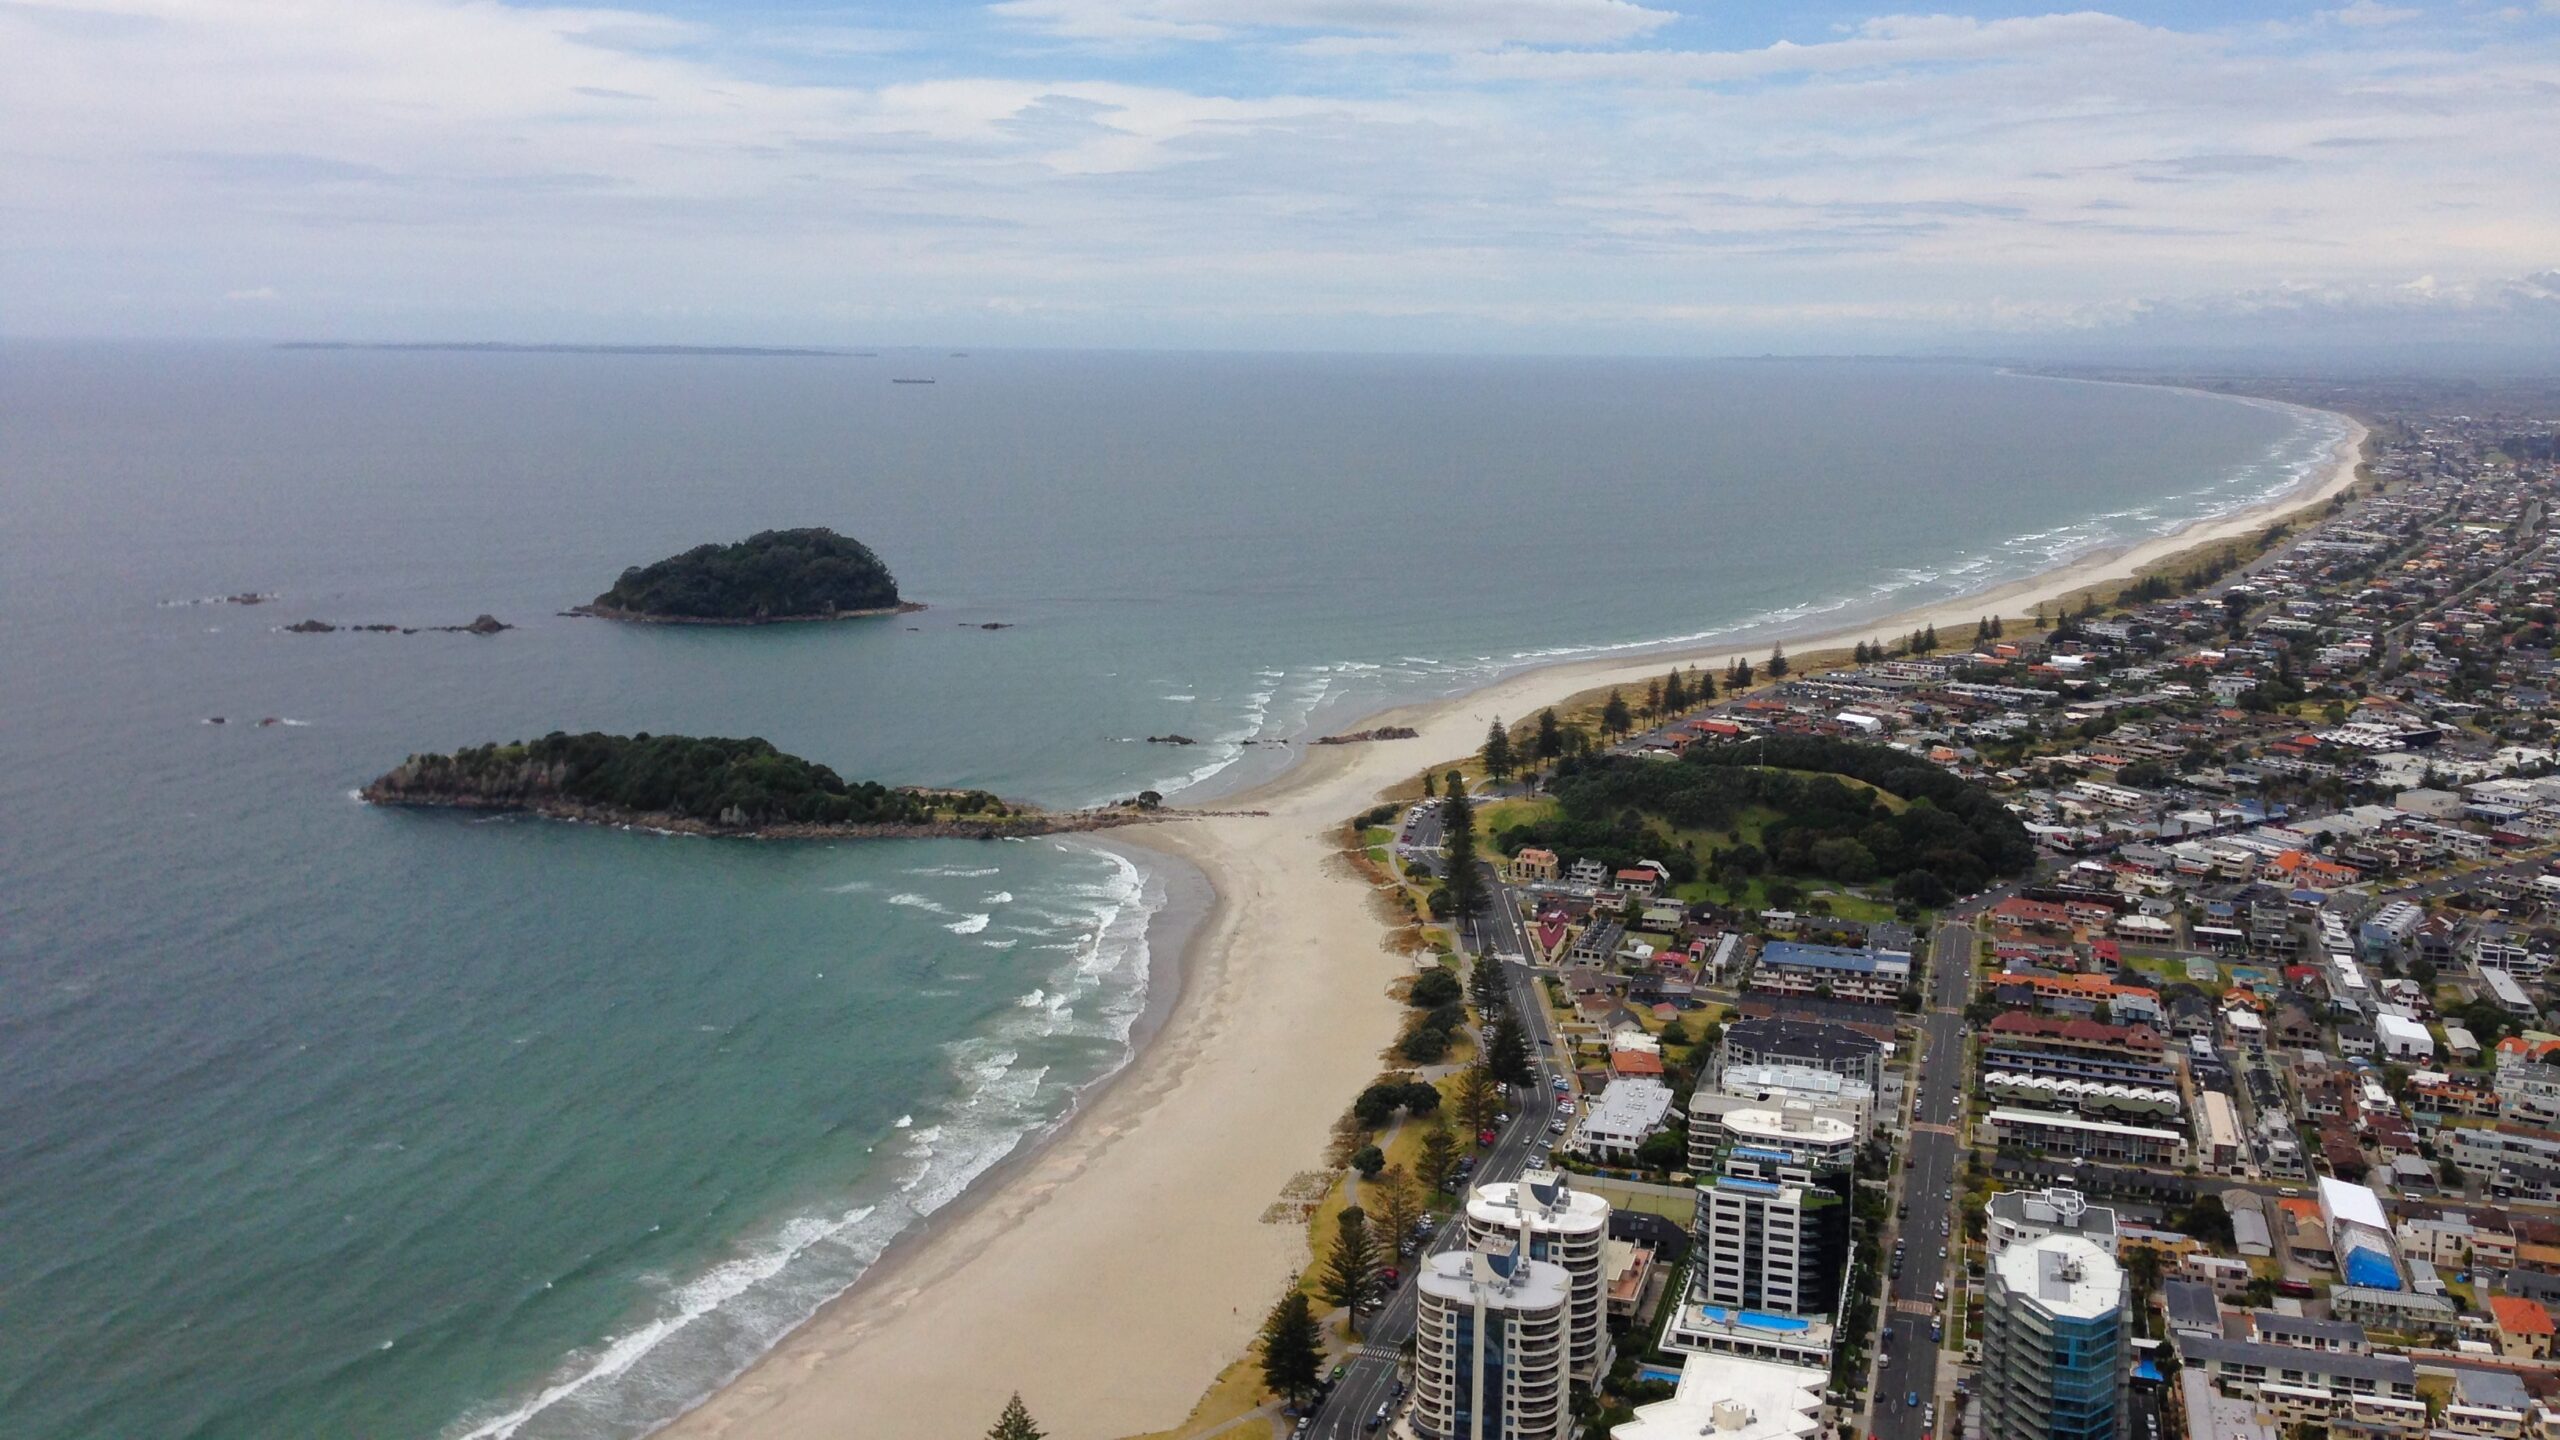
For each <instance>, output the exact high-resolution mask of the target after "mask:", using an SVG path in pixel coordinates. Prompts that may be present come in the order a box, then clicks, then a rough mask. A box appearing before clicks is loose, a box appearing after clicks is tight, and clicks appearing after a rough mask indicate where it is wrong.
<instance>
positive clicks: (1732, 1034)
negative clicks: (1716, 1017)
mask: <svg viewBox="0 0 2560 1440" xmlns="http://www.w3.org/2000/svg"><path fill="white" fill-rule="evenodd" d="M1724 1040H1725V1044H1726V1045H1728V1046H1737V1047H1740V1048H1741V1049H1744V1050H1747V1051H1750V1052H1752V1053H1754V1054H1762V1055H1768V1054H1777V1055H1792V1056H1796V1057H1798V1058H1800V1059H1806V1060H1812V1061H1816V1062H1821V1063H1828V1062H1831V1061H1836V1060H1863V1059H1866V1058H1869V1057H1871V1056H1874V1055H1877V1054H1880V1053H1881V1052H1882V1051H1883V1049H1884V1046H1883V1044H1882V1043H1881V1042H1879V1041H1877V1040H1875V1039H1873V1038H1871V1037H1869V1036H1866V1035H1863V1034H1860V1033H1859V1032H1857V1031H1855V1030H1852V1029H1850V1028H1849V1027H1848V1026H1846V1025H1835V1024H1831V1023H1829V1022H1827V1021H1821V1020H1786V1019H1780V1018H1777V1017H1768V1018H1763V1019H1758V1020H1736V1021H1734V1022H1733V1023H1732V1024H1730V1025H1728V1026H1726V1027H1725V1031H1724Z"/></svg>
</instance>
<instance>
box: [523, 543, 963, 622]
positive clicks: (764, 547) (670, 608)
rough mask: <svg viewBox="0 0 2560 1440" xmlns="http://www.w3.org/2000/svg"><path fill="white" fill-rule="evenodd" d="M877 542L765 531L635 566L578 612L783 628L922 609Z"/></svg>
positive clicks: (638, 618) (667, 620)
mask: <svg viewBox="0 0 2560 1440" xmlns="http://www.w3.org/2000/svg"><path fill="white" fill-rule="evenodd" d="M923 608H924V607H923V606H921V605H915V604H910V603H908V602H906V601H904V600H902V599H900V598H899V596H898V582H897V579H896V578H895V577H894V576H892V575H890V573H889V567H888V566H887V565H884V564H882V563H881V561H880V557H879V556H877V555H875V554H873V553H872V552H871V547H870V546H868V545H865V544H863V543H862V542H861V541H859V540H856V539H853V538H852V537H850V536H845V535H839V534H837V533H836V532H834V531H833V530H824V529H808V530H765V531H760V532H758V533H757V534H754V535H750V536H748V537H747V538H746V539H744V540H741V541H738V542H737V543H736V544H734V545H697V546H695V547H693V548H692V549H690V550H687V551H685V552H684V553H683V554H681V555H670V556H668V557H667V558H666V559H664V560H661V561H659V562H657V563H656V564H654V565H634V566H632V567H631V568H630V569H628V570H625V571H623V572H622V578H621V579H619V580H617V581H615V582H614V584H613V588H612V589H610V590H607V591H606V592H604V593H603V594H601V595H598V596H597V597H596V598H595V599H594V600H593V601H592V602H590V603H588V604H585V605H581V606H578V607H577V609H576V610H575V611H574V612H573V613H576V614H580V615H595V616H600V617H602V618H604V619H608V620H644V621H654V622H656V623H659V624H665V625H776V624H782V623H785V622H788V621H795V620H846V619H852V618H854V617H857V616H863V615H890V614H898V613H901V612H904V611H909V610H921V609H923Z"/></svg>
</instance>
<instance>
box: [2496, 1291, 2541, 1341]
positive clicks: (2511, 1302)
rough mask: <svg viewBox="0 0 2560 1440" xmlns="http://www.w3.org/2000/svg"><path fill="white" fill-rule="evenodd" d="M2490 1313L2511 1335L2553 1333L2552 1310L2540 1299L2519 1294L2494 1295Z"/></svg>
mask: <svg viewBox="0 0 2560 1440" xmlns="http://www.w3.org/2000/svg"><path fill="white" fill-rule="evenodd" d="M2489 1314H2490V1315H2491V1316H2493V1317H2495V1319H2496V1320H2497V1322H2498V1328H2499V1329H2501V1330H2503V1331H2505V1332H2506V1333H2508V1334H2510V1335H2548V1334H2551V1333H2552V1324H2551V1311H2550V1310H2549V1309H2548V1308H2547V1307H2545V1306H2544V1305H2543V1303H2542V1302H2541V1301H2539V1300H2527V1299H2525V1298H2523V1297H2522V1296H2518V1295H2492V1296H2490V1297H2489Z"/></svg>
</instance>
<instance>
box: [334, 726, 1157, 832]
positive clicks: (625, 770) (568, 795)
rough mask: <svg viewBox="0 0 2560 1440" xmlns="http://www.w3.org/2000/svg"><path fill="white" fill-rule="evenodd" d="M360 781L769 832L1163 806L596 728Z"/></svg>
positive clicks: (609, 819) (569, 814)
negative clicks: (1082, 799)
mask: <svg viewBox="0 0 2560 1440" xmlns="http://www.w3.org/2000/svg"><path fill="white" fill-rule="evenodd" d="M357 793H358V794H359V795H361V796H362V797H363V798H364V799H366V800H368V801H371V802H372V803H374V804H376V805H403V806H419V807H428V808H439V809H458V810H512V811H523V812H528V813H531V814H535V815H542V816H547V817H549V818H551V819H555V820H573V821H582V822H585V823H589V824H598V825H629V826H636V827H639V828H642V829H650V830H670V831H676V832H679V833H683V834H692V835H732V836H745V837H752V838H758V839H769V840H826V839H886V838H930V837H947V838H957V839H994V838H997V837H1000V836H1007V835H1046V834H1053V833H1056V832H1059V831H1067V830H1102V829H1108V828H1110V827H1112V826H1115V825H1126V824H1131V823H1134V822H1136V821H1139V820H1145V819H1153V818H1155V816H1154V815H1152V814H1150V813H1147V812H1146V811H1143V810H1141V809H1139V808H1137V807H1135V806H1134V805H1133V806H1130V807H1125V808H1118V809H1108V810H1078V811H1071V812H1053V811H1046V810H1040V809H1037V808H1034V807H1032V806H1028V805H1021V804H1017V803H1014V802H1012V801H1008V800H1003V799H999V798H998V797H996V796H994V795H991V794H989V793H988V792H986V791H984V790H929V789H920V788H899V787H892V786H887V785H882V784H879V783H877V782H874V781H868V780H864V781H850V782H849V781H847V780H845V779H843V778H842V777H841V776H839V775H837V774H836V773H835V772H834V771H833V770H830V769H828V768H827V767H826V766H824V765H819V764H815V763H813V762H811V761H808V760H803V759H801V758H800V757H799V756H797V755H786V754H784V753H783V752H782V751H780V750H777V749H775V748H774V747H773V745H772V744H771V743H770V742H768V741H765V740H760V739H745V740H730V739H720V738H704V737H696V736H690V735H646V734H642V735H606V734H602V733H599V732H595V731H589V732H587V733H585V734H582V735H568V734H563V733H561V732H559V731H556V730H555V731H553V732H552V733H550V734H548V735H545V736H543V737H542V738H541V739H539V740H522V741H517V742H514V743H512V744H506V745H480V746H475V747H473V748H470V749H465V750H456V751H454V752H452V753H451V754H442V755H412V756H410V757H409V758H408V759H407V760H405V761H403V762H401V764H400V765H399V766H398V767H397V768H395V769H393V770H391V771H390V772H389V773H387V774H385V775H383V776H381V777H380V778H378V779H376V780H375V781H374V782H373V783H371V784H369V785H367V786H365V787H364V788H363V789H362V790H361V791H359V792H357Z"/></svg>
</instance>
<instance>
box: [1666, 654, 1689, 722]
mask: <svg viewBox="0 0 2560 1440" xmlns="http://www.w3.org/2000/svg"><path fill="white" fill-rule="evenodd" d="M1662 708H1663V709H1664V710H1665V711H1667V712H1669V713H1671V714H1673V715H1677V714H1679V713H1680V712H1681V711H1683V710H1686V709H1688V708H1689V687H1688V685H1687V684H1686V683H1684V682H1683V681H1682V680H1681V679H1680V667H1679V666H1677V665H1674V666H1672V667H1671V673H1670V674H1668V675H1665V676H1663V677H1662Z"/></svg>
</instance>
